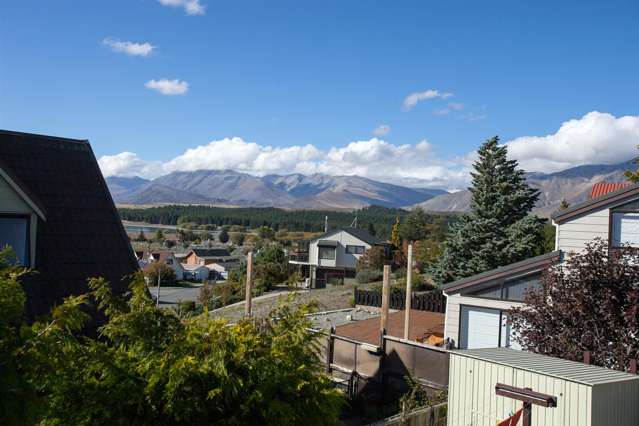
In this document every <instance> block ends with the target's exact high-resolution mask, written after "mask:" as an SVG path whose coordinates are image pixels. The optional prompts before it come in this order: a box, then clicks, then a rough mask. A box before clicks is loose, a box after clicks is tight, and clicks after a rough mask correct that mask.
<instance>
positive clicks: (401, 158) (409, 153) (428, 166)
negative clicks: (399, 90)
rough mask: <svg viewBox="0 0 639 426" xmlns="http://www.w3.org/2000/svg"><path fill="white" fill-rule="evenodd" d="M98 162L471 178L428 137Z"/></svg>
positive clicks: (137, 167) (167, 168)
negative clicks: (437, 150)
mask: <svg viewBox="0 0 639 426" xmlns="http://www.w3.org/2000/svg"><path fill="white" fill-rule="evenodd" d="M99 163H100V167H101V169H102V173H103V174H104V175H105V176H136V175H137V176H141V177H146V178H154V177H158V176H161V175H164V174H167V173H170V172H175V171H194V170H202V169H208V170H222V169H232V170H237V171H240V172H244V173H250V174H253V175H259V176H262V175H265V174H270V173H276V174H288V173H303V174H312V173H325V174H329V175H358V176H363V177H368V178H371V179H378V180H382V181H386V182H395V183H410V184H411V185H412V186H437V187H446V188H450V189H455V188H457V187H459V186H460V185H465V182H466V180H467V178H466V176H467V172H463V171H462V170H461V168H459V167H456V166H455V164H452V163H445V162H443V161H441V160H439V159H438V158H437V157H436V155H435V152H434V148H433V146H432V145H431V144H430V143H429V142H428V141H426V140H422V141H421V142H419V143H417V144H405V145H393V144H391V143H389V142H386V141H384V140H381V139H378V138H372V139H369V140H362V141H353V142H351V143H349V144H347V145H346V146H342V147H333V148H330V149H328V150H321V149H318V148H317V147H315V146H313V145H296V146H291V147H272V146H264V145H259V144H256V143H254V142H247V141H245V140H243V139H242V138H239V137H233V138H224V139H220V140H214V141H211V142H209V143H208V144H206V145H201V146H197V147H195V148H190V149H187V150H186V151H185V152H184V153H183V154H181V155H179V156H177V157H175V158H173V159H172V160H170V161H168V162H165V163H160V162H146V161H144V160H142V159H140V158H139V157H138V156H137V155H135V154H133V153H130V152H123V153H121V154H117V155H112V156H104V157H101V158H100V160H99Z"/></svg>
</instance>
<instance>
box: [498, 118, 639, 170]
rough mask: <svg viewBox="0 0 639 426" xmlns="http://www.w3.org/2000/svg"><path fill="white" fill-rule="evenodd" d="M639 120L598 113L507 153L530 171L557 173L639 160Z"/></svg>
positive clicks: (511, 145) (522, 140)
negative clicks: (581, 166) (632, 159)
mask: <svg viewBox="0 0 639 426" xmlns="http://www.w3.org/2000/svg"><path fill="white" fill-rule="evenodd" d="M638 144H639V116H633V115H630V116H624V117H615V116H614V115H612V114H608V113H601V112H597V111H593V112H589V113H587V114H586V115H584V116H583V117H581V118H578V119H573V120H569V121H566V122H564V123H563V124H562V125H561V126H560V127H559V130H557V131H556V132H555V133H553V134H550V135H546V136H522V137H519V138H516V139H513V140H512V141H509V142H507V145H508V152H509V155H510V156H511V157H512V158H515V159H517V160H518V161H519V163H520V164H521V166H522V167H523V168H524V169H526V170H528V171H542V172H555V171H560V170H564V169H567V168H570V167H574V166H578V165H582V164H615V163H621V162H623V161H627V160H629V159H631V158H633V157H635V156H637V145H638Z"/></svg>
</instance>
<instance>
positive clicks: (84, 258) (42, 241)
mask: <svg viewBox="0 0 639 426" xmlns="http://www.w3.org/2000/svg"><path fill="white" fill-rule="evenodd" d="M7 245H8V246H10V247H11V248H12V249H13V251H14V252H15V253H16V255H17V258H18V261H19V262H20V263H21V264H22V265H25V266H29V267H30V268H32V269H33V270H35V271H37V273H31V274H28V275H26V276H24V277H22V282H23V287H24V290H25V292H26V294H27V306H26V309H27V316H28V317H29V318H34V317H36V316H38V315H41V314H46V313H48V312H49V311H50V309H51V307H52V306H53V305H54V304H56V303H60V302H61V301H62V299H63V298H65V297H68V296H71V295H78V294H82V293H86V292H87V291H88V286H87V278H90V277H104V278H105V279H107V280H108V281H109V282H110V283H111V287H112V289H113V291H114V292H115V293H122V292H124V291H125V290H126V289H127V285H128V283H127V281H126V280H123V278H125V277H128V276H130V275H131V274H132V273H134V272H135V271H136V270H138V265H137V262H136V259H135V256H134V254H133V250H132V248H131V245H130V244H129V240H128V238H127V236H126V233H125V232H124V228H123V227H122V222H121V221H120V217H119V216H118V212H117V210H116V208H115V205H114V203H113V200H112V199H111V195H110V193H109V191H108V189H107V186H106V183H105V181H104V178H103V177H102V173H101V172H100V168H99V167H98V162H97V161H96V159H95V156H94V155H93V151H92V150H91V146H90V145H89V143H88V142H87V141H85V140H76V139H67V138H58V137H52V136H43V135H34V134H29V133H19V132H11V131H6V130H0V247H4V246H7Z"/></svg>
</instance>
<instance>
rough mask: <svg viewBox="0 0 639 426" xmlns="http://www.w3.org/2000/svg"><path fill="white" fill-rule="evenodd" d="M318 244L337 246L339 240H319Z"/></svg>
mask: <svg viewBox="0 0 639 426" xmlns="http://www.w3.org/2000/svg"><path fill="white" fill-rule="evenodd" d="M317 245H318V246H325V247H337V241H334V240H319V241H318V242H317Z"/></svg>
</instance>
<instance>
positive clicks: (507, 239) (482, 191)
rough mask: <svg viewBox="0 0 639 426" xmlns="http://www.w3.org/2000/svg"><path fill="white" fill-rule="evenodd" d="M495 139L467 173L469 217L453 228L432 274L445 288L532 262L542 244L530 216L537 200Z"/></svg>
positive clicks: (537, 221) (538, 222)
mask: <svg viewBox="0 0 639 426" xmlns="http://www.w3.org/2000/svg"><path fill="white" fill-rule="evenodd" d="M507 154H508V151H507V147H506V146H500V145H499V138H497V137H494V138H492V139H489V140H487V141H486V142H485V143H484V144H483V145H482V146H481V147H480V148H479V150H478V156H479V158H478V160H477V161H476V162H475V164H474V165H473V166H474V169H475V171H474V172H473V173H471V176H472V187H471V188H469V189H470V191H471V194H472V199H471V203H470V213H468V214H466V215H464V216H462V217H461V218H460V219H459V220H458V221H457V222H456V223H455V224H454V225H452V226H451V228H450V230H449V233H448V237H447V240H446V243H445V245H444V252H443V254H442V256H441V258H440V260H439V262H438V264H437V266H436V268H435V271H434V275H435V278H436V279H437V281H438V282H439V283H446V282H450V281H454V280H457V279H460V278H464V277H467V276H470V275H474V274H477V273H480V272H484V271H487V270H490V269H493V268H496V267H499V266H503V265H507V264H510V263H513V262H517V261H519V260H523V259H526V258H528V257H531V256H534V255H535V252H536V250H537V248H538V246H539V244H540V242H541V228H542V221H541V220H540V219H539V218H537V217H536V216H530V215H529V213H530V211H531V210H532V208H533V206H534V205H535V202H536V201H537V199H538V197H539V193H538V191H537V190H535V189H532V188H531V187H530V186H528V184H527V183H526V178H525V175H524V171H523V170H521V169H518V163H517V161H516V160H509V159H508V158H507Z"/></svg>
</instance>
